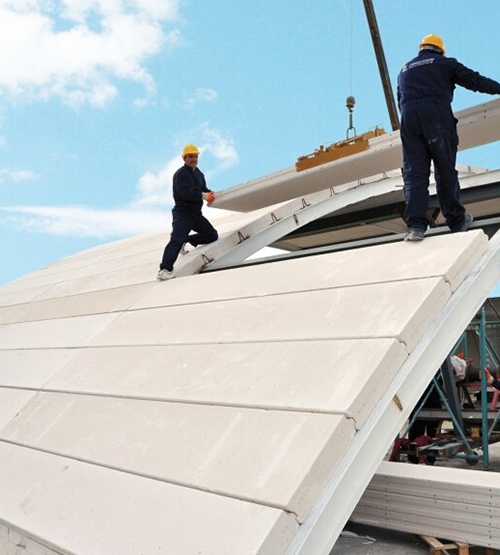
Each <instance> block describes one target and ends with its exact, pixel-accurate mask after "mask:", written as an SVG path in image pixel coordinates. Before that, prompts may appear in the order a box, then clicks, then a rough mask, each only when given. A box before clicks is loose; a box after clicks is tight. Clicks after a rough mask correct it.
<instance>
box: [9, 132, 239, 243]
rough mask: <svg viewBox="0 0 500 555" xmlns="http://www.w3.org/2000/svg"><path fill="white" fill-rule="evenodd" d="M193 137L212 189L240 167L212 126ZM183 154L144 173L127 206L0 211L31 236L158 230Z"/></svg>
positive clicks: (233, 152)
mask: <svg viewBox="0 0 500 555" xmlns="http://www.w3.org/2000/svg"><path fill="white" fill-rule="evenodd" d="M193 135H194V136H195V137H196V136H198V137H199V138H200V141H199V142H198V147H199V149H200V151H201V153H202V156H201V158H200V169H201V170H202V171H203V172H204V173H205V175H206V176H207V181H208V186H209V187H210V176H213V175H215V174H216V173H218V172H220V171H222V170H224V169H225V168H228V167H230V166H232V165H234V164H236V163H237V161H238V154H237V151H236V148H235V146H234V144H233V141H232V140H231V139H230V138H227V137H224V136H223V135H222V134H221V132H220V131H219V130H217V129H212V128H210V127H209V126H208V125H203V126H202V127H200V128H199V129H198V130H197V131H196V132H195V133H193ZM185 142H186V143H187V142H190V141H185ZM181 149H182V147H180V148H179V154H177V155H175V156H174V157H172V158H171V159H170V160H168V161H167V162H166V163H165V165H164V166H163V167H162V168H161V169H160V171H158V172H157V173H155V172H146V173H145V174H143V175H142V176H141V177H140V179H139V181H138V183H137V193H136V196H135V198H134V199H133V200H132V201H131V202H130V203H129V204H127V205H126V206H123V207H115V208H110V209H107V210H103V209H97V208H93V207H91V206H10V207H0V210H2V211H3V212H4V213H5V214H6V215H7V217H6V218H4V221H5V223H7V224H9V225H13V226H15V227H18V228H22V229H25V230H28V231H34V232H38V233H46V234H53V235H64V236H67V237H99V238H105V237H107V238H116V237H129V236H132V235H138V234H141V233H147V232H151V231H158V230H160V229H162V228H164V227H166V226H167V225H169V223H170V209H171V207H172V204H173V200H172V195H171V189H172V177H173V174H174V173H175V171H176V170H177V169H178V168H179V167H180V166H181V165H182V163H183V162H182V159H181V157H180V152H181ZM205 168H208V169H207V170H205ZM0 175H1V174H0ZM211 210H214V209H211Z"/></svg>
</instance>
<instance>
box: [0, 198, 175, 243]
mask: <svg viewBox="0 0 500 555" xmlns="http://www.w3.org/2000/svg"><path fill="white" fill-rule="evenodd" d="M0 210H1V211H3V212H4V213H5V214H6V217H5V219H4V220H5V223H7V224H9V225H13V226H15V227H17V228H20V229H24V230H26V231H34V232H38V233H46V234H49V235H61V236H64V237H100V238H105V237H128V236H131V235H138V234H141V233H146V232H148V231H158V230H159V229H161V228H162V227H165V226H166V224H167V223H168V221H169V220H168V214H167V212H166V211H161V210H147V211H144V210H139V209H132V208H130V209H128V208H118V209H111V210H98V209H96V208H92V207H85V206H9V207H1V208H0Z"/></svg>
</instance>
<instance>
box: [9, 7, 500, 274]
mask: <svg viewBox="0 0 500 555" xmlns="http://www.w3.org/2000/svg"><path fill="white" fill-rule="evenodd" d="M374 7H375V11H376V15H377V19H378V24H379V29H380V33H381V36H382V41H383V45H384V49H385V53H386V58H387V64H388V68H389V72H390V75H391V79H392V84H393V88H394V86H395V83H396V77H397V74H398V71H399V68H400V67H401V65H402V64H403V63H404V62H406V61H407V60H408V59H410V58H412V57H413V56H414V55H416V53H417V50H418V44H419V42H420V40H421V38H422V37H423V36H424V35H426V34H428V33H437V34H440V35H441V36H443V38H444V40H445V42H446V47H447V54H448V55H450V56H453V57H456V58H458V59H459V60H460V61H461V62H462V63H464V64H465V65H467V66H469V67H471V68H473V69H475V70H477V71H479V72H481V73H482V74H483V75H486V76H488V77H491V78H494V79H497V80H500V65H499V64H498V62H497V59H498V56H497V52H499V51H500V33H498V25H497V23H496V22H497V21H498V19H499V15H500V2H498V0H485V1H482V2H481V3H480V9H478V4H477V3H476V2H472V1H470V0H455V1H454V2H451V1H450V0H432V1H431V0H419V2H414V1H410V0H401V1H400V2H388V1H387V0H374ZM0 53H1V56H0V59H1V60H2V61H1V63H0V234H1V241H0V260H1V261H2V263H1V265H0V285H1V284H3V283H5V282H8V281H10V280H13V279H15V278H17V277H19V276H22V275H24V274H26V273H28V272H31V271H33V270H35V269H37V268H40V267H42V266H45V265H47V264H49V263H51V262H55V261H57V260H60V259H62V258H64V257H66V256H69V255H71V254H74V253H76V252H80V251H81V250H84V249H86V248H89V247H92V246H95V245H98V244H102V243H107V242H110V241H113V240H117V239H121V238H124V237H129V236H133V235H138V234H141V233H146V232H151V231H158V230H161V229H163V228H167V226H168V225H169V222H170V209H171V206H172V201H171V194H170V191H171V176H172V174H173V172H174V171H175V169H177V167H179V166H180V165H181V163H182V160H181V159H180V157H179V154H180V151H181V149H182V147H183V146H184V144H186V143H195V144H197V145H198V146H199V147H201V149H202V152H203V154H202V157H201V159H200V168H201V169H202V170H203V171H204V172H205V174H206V176H207V180H208V182H209V186H210V187H211V188H212V189H214V190H215V191H217V190H222V189H226V188H228V187H231V186H234V185H238V184H240V183H242V182H244V181H247V180H249V179H254V178H256V177H259V176H262V175H264V174H267V173H270V172H274V171H277V170H280V169H283V168H286V167H289V166H291V165H293V164H294V163H295V160H296V158H297V157H298V156H300V155H303V154H308V153H310V152H312V151H313V150H314V149H315V148H317V146H319V145H320V144H329V143H331V142H335V141H338V140H342V139H344V138H345V136H346V130H347V127H348V113H347V110H346V108H345V99H346V97H347V96H348V95H350V94H352V95H354V96H355V98H356V107H355V110H354V125H355V127H356V130H357V132H358V133H361V132H364V131H367V130H369V129H372V128H373V127H375V126H376V125H381V126H383V127H385V129H386V130H387V131H389V130H390V129H391V126H390V120H389V116H388V113H387V108H386V105H385V99H384V95H383V91H382V85H381V82H380V78H379V74H378V68H377V64H376V60H375V55H374V52H373V47H372V43H371V37H370V33H369V30H368V25H367V22H366V16H365V12H364V8H363V2H362V0H316V1H315V2H310V1H305V0H287V1H286V2H285V1H284V0H271V1H270V0H216V1H215V0H213V1H208V0H201V1H199V2H194V1H192V0H191V1H188V0H0ZM492 98H493V97H489V96H488V95H482V94H475V93H472V92H469V91H465V90H463V89H461V90H458V89H457V92H456V95H455V102H454V108H455V110H460V109H463V108H466V107H469V106H472V105H475V104H478V103H480V102H484V101H486V100H491V99H492ZM498 154H499V147H498V145H497V144H493V145H488V146H485V147H481V148H477V149H473V150H469V151H465V152H464V153H461V154H460V155H459V162H461V163H467V164H470V165H477V166H483V167H487V168H489V169H497V168H499V167H500V159H499V156H498ZM167 238H168V237H167V235H166V237H165V239H166V240H167ZM160 255H161V253H158V256H159V257H160Z"/></svg>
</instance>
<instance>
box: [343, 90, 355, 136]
mask: <svg viewBox="0 0 500 555" xmlns="http://www.w3.org/2000/svg"><path fill="white" fill-rule="evenodd" d="M355 104H356V99H355V98H354V96H350V95H349V96H348V97H347V98H346V101H345V105H346V108H347V110H348V112H349V127H348V128H347V132H346V139H348V138H349V132H350V131H352V132H353V137H355V136H356V128H355V127H354V125H353V123H352V111H353V109H354V105H355Z"/></svg>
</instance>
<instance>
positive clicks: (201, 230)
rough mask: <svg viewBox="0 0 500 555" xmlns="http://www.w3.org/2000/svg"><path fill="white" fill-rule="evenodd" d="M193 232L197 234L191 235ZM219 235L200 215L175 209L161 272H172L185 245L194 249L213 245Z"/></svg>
mask: <svg viewBox="0 0 500 555" xmlns="http://www.w3.org/2000/svg"><path fill="white" fill-rule="evenodd" d="M191 231H195V232H196V233H194V234H192V235H190V233H191ZM218 237H219V235H218V233H217V230H216V229H215V228H214V227H213V225H212V224H211V223H210V222H209V221H208V220H207V219H206V218H205V216H203V215H202V214H201V213H200V214H191V213H189V212H180V211H178V210H176V209H175V208H174V209H173V210H172V233H171V235H170V241H169V242H168V244H167V246H166V247H165V250H164V251H163V257H162V261H161V264H160V270H168V271H170V272H171V271H172V270H173V269H174V263H175V261H176V260H177V257H178V256H179V252H180V250H181V248H182V245H183V244H184V243H190V244H191V245H193V246H194V247H197V246H198V245H206V244H208V243H213V242H214V241H216V240H217V239H218Z"/></svg>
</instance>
